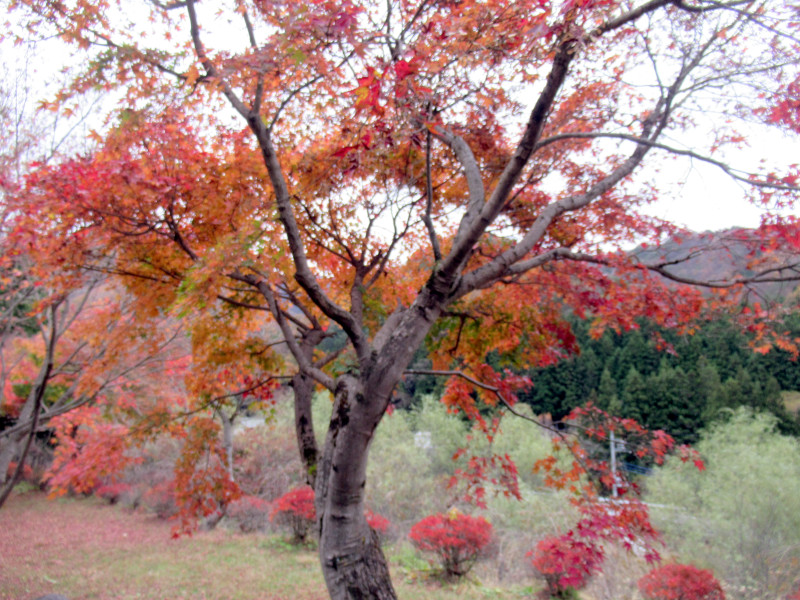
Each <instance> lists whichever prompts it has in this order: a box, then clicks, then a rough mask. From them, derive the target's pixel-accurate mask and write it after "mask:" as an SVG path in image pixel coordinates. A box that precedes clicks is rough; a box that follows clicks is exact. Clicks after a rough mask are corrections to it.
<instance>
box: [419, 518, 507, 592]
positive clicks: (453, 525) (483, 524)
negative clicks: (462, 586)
mask: <svg viewBox="0 0 800 600" xmlns="http://www.w3.org/2000/svg"><path fill="white" fill-rule="evenodd" d="M409 537H410V538H411V541H412V543H413V544H414V546H416V547H417V548H418V549H419V550H422V551H423V552H431V553H433V554H435V555H436V556H437V558H438V559H439V563H440V565H441V567H442V570H443V572H444V574H445V576H446V577H448V578H458V577H463V576H464V575H466V574H467V573H468V572H469V570H470V569H471V568H472V566H473V565H474V564H475V562H476V561H477V560H478V558H480V557H481V555H482V554H483V552H484V551H485V550H486V547H487V546H488V545H489V542H490V541H491V539H492V525H491V523H489V521H487V520H486V519H484V518H483V517H471V516H469V515H465V514H463V513H461V512H459V511H457V510H451V511H450V512H448V513H447V514H436V515H430V516H428V517H425V518H424V519H422V520H421V521H419V522H418V523H417V524H416V525H414V526H413V527H412V528H411V532H410V533H409Z"/></svg>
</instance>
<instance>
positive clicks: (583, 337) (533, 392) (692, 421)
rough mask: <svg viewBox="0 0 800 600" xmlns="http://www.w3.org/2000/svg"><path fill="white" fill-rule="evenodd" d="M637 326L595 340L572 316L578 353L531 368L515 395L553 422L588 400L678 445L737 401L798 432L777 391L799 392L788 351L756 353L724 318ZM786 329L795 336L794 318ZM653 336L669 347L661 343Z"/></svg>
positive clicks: (797, 367) (798, 324) (797, 421)
mask: <svg viewBox="0 0 800 600" xmlns="http://www.w3.org/2000/svg"><path fill="white" fill-rule="evenodd" d="M640 325H641V327H640V329H638V330H632V331H628V332H622V333H614V332H612V331H606V332H605V333H604V334H603V336H602V337H600V338H599V339H596V340H595V339H592V338H591V336H590V335H589V324H588V323H587V322H584V321H578V320H576V321H575V322H574V324H573V326H574V331H575V333H576V336H577V338H578V343H579V346H580V348H581V352H580V354H578V355H576V356H573V357H571V358H569V359H567V360H564V361H562V362H560V363H559V364H557V365H554V366H550V367H545V368H537V369H531V370H529V371H528V372H527V373H528V375H529V376H530V377H531V380H532V381H533V387H532V388H531V389H529V390H528V391H526V392H523V393H522V394H521V395H520V399H521V400H522V401H524V402H526V403H527V404H529V405H530V406H531V408H532V409H533V412H534V413H536V414H543V413H550V414H551V415H552V416H553V419H554V420H559V419H561V418H563V417H564V416H565V415H566V414H568V413H569V411H570V410H572V408H574V407H575V406H580V405H582V404H584V403H586V401H587V400H591V401H593V402H594V403H595V404H597V405H598V406H600V407H601V408H603V409H605V410H607V411H609V412H611V413H613V414H615V415H618V416H622V417H630V418H634V419H636V420H638V421H639V422H641V423H642V424H643V425H644V426H645V427H647V428H650V429H664V430H665V431H667V432H669V433H670V434H672V435H673V436H674V437H675V438H676V439H677V440H678V441H679V442H681V443H693V442H695V441H696V440H697V439H698V436H699V432H700V430H701V429H703V427H705V426H706V425H707V424H709V423H711V422H713V421H714V420H716V419H717V418H718V417H719V416H720V415H721V414H724V413H726V412H728V411H727V410H726V409H735V408H737V407H740V406H744V407H749V408H751V409H753V410H757V411H768V412H771V413H773V414H774V415H775V416H776V417H777V420H778V428H779V430H780V431H781V432H782V433H785V434H791V435H795V436H797V435H800V418H799V417H798V415H797V414H793V413H792V412H790V411H789V410H787V408H786V406H785V404H784V402H783V400H782V393H781V392H782V391H797V390H800V363H798V362H795V361H792V360H791V355H790V354H789V353H787V352H784V351H781V350H778V349H773V350H771V351H770V352H768V353H767V354H758V353H756V352H754V351H753V350H752V349H751V348H750V347H749V346H748V340H747V336H746V334H745V333H743V332H742V331H741V330H739V329H737V328H736V327H735V326H734V325H733V324H731V323H730V322H728V321H724V320H721V321H714V322H709V323H706V324H705V325H703V326H702V327H701V328H700V329H698V330H697V331H696V333H694V334H693V335H679V334H677V333H676V332H674V331H670V330H664V329H660V328H656V327H654V326H653V325H651V324H649V323H646V322H642V323H641V324H640ZM787 327H788V328H789V330H790V333H791V334H792V335H793V336H795V337H796V336H798V335H800V315H793V316H792V318H790V319H789V321H788V322H787ZM659 337H660V338H661V339H662V340H663V341H664V342H666V344H667V346H666V347H667V348H668V349H667V350H664V349H660V348H659V344H658V343H657V341H656V340H658V339H659ZM662 345H663V344H662Z"/></svg>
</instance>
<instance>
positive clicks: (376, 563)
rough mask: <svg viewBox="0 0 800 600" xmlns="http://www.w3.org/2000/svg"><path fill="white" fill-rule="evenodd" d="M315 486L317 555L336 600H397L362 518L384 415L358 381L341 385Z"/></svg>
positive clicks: (347, 379) (342, 379) (344, 380)
mask: <svg viewBox="0 0 800 600" xmlns="http://www.w3.org/2000/svg"><path fill="white" fill-rule="evenodd" d="M334 398H335V399H334V406H333V415H332V416H331V423H330V428H329V430H328V435H327V438H326V441H325V448H324V451H323V455H322V460H321V461H320V464H319V474H318V476H317V485H316V504H317V515H318V527H319V538H320V541H319V553H320V562H321V564H322V572H323V576H324V577H325V583H326V585H327V586H328V593H329V594H330V597H331V599H332V600H395V599H396V598H397V594H396V593H395V591H394V587H393V586H392V581H391V577H390V575H389V568H388V566H387V564H386V558H385V557H384V555H383V551H382V550H381V547H380V543H379V541H378V537H377V535H376V534H375V533H374V532H373V531H372V530H371V529H370V528H369V525H367V520H366V517H365V514H364V492H365V487H366V473H367V457H368V454H369V446H370V443H371V441H372V436H373V433H374V432H375V427H376V426H377V424H378V422H379V421H380V417H381V415H382V414H383V411H382V410H378V411H376V410H369V406H370V405H372V406H376V405H378V406H379V405H381V404H382V402H380V401H378V402H375V400H376V399H374V398H371V399H370V400H371V402H369V403H368V402H367V398H366V397H365V395H364V388H363V385H362V383H361V381H359V379H358V378H356V377H354V376H351V375H345V376H343V377H340V378H339V380H338V381H337V386H336V393H335V397H334Z"/></svg>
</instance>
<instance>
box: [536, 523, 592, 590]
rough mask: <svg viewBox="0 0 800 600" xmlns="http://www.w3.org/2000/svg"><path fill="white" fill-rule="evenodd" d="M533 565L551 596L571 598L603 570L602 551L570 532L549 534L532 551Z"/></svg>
mask: <svg viewBox="0 0 800 600" xmlns="http://www.w3.org/2000/svg"><path fill="white" fill-rule="evenodd" d="M528 556H531V557H532V561H531V562H532V563H533V567H534V568H535V569H536V570H537V571H538V572H539V573H540V574H541V576H542V577H544V580H545V582H546V583H547V590H546V593H547V596H546V597H550V598H572V597H574V592H575V590H579V589H581V588H583V587H584V586H585V585H586V583H587V582H588V581H589V578H590V577H591V576H592V575H593V574H595V573H596V572H598V571H599V570H600V564H601V563H602V562H603V551H602V550H601V549H600V548H598V547H597V546H594V545H593V544H589V543H586V542H582V541H580V540H576V539H575V538H574V537H573V536H571V535H561V536H550V537H546V538H544V539H543V540H541V541H540V542H539V543H538V544H537V545H536V549H535V550H533V551H531V552H529V553H528Z"/></svg>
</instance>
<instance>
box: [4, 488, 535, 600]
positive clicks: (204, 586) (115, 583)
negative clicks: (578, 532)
mask: <svg viewBox="0 0 800 600" xmlns="http://www.w3.org/2000/svg"><path fill="white" fill-rule="evenodd" d="M389 555H390V557H391V556H392V551H391V550H390V551H389ZM390 561H391V562H392V569H393V579H394V582H395V585H396V588H397V592H398V594H399V596H400V597H401V598H407V599H411V598H424V599H426V600H427V599H430V600H456V599H458V600H473V599H475V600H477V599H483V598H495V599H501V600H502V599H506V598H509V599H510V598H522V597H530V596H531V595H532V594H531V589H530V588H517V589H497V588H489V587H485V586H482V585H481V584H479V583H477V582H476V581H467V582H465V583H461V584H458V585H443V584H440V583H438V582H436V581H427V580H426V579H425V578H424V577H419V576H417V574H416V573H415V572H414V571H413V570H411V569H409V563H410V562H411V561H410V559H409V556H408V553H407V552H405V553H400V554H397V555H396V556H394V558H390ZM401 564H402V565H405V567H404V566H401ZM50 592H54V593H61V594H64V595H66V596H67V597H69V598H70V600H90V599H97V600H100V599H102V600H105V599H108V600H111V599H113V600H133V599H147V600H161V599H163V600H167V599H170V600H173V599H178V598H187V599H189V598H190V599H194V600H289V599H291V600H317V599H319V600H325V599H327V598H328V596H327V593H326V591H325V585H324V583H323V580H322V575H321V573H320V569H319V564H318V562H317V555H316V553H315V552H314V551H313V550H310V549H304V548H301V549H298V548H293V547H290V546H288V545H287V544H286V543H284V542H283V541H282V540H281V539H280V538H277V537H266V536H259V535H244V534H239V533H233V532H230V531H226V530H223V529H219V530H216V531H211V532H200V533H197V534H195V535H194V536H192V537H182V538H179V539H171V537H170V524H169V523H168V522H165V521H162V520H159V519H157V518H156V517H154V516H151V515H147V514H144V513H138V512H130V511H128V510H126V509H123V508H120V507H116V506H108V505H106V504H103V503H101V502H100V501H98V500H96V499H93V498H88V499H70V498H66V499H58V500H48V499H47V498H46V497H45V496H44V494H41V493H38V492H29V493H24V494H14V495H12V496H11V498H10V499H9V501H8V502H7V504H6V505H5V506H4V507H3V508H2V509H0V600H31V599H32V598H36V597H37V596H39V595H42V594H46V593H50Z"/></svg>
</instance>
